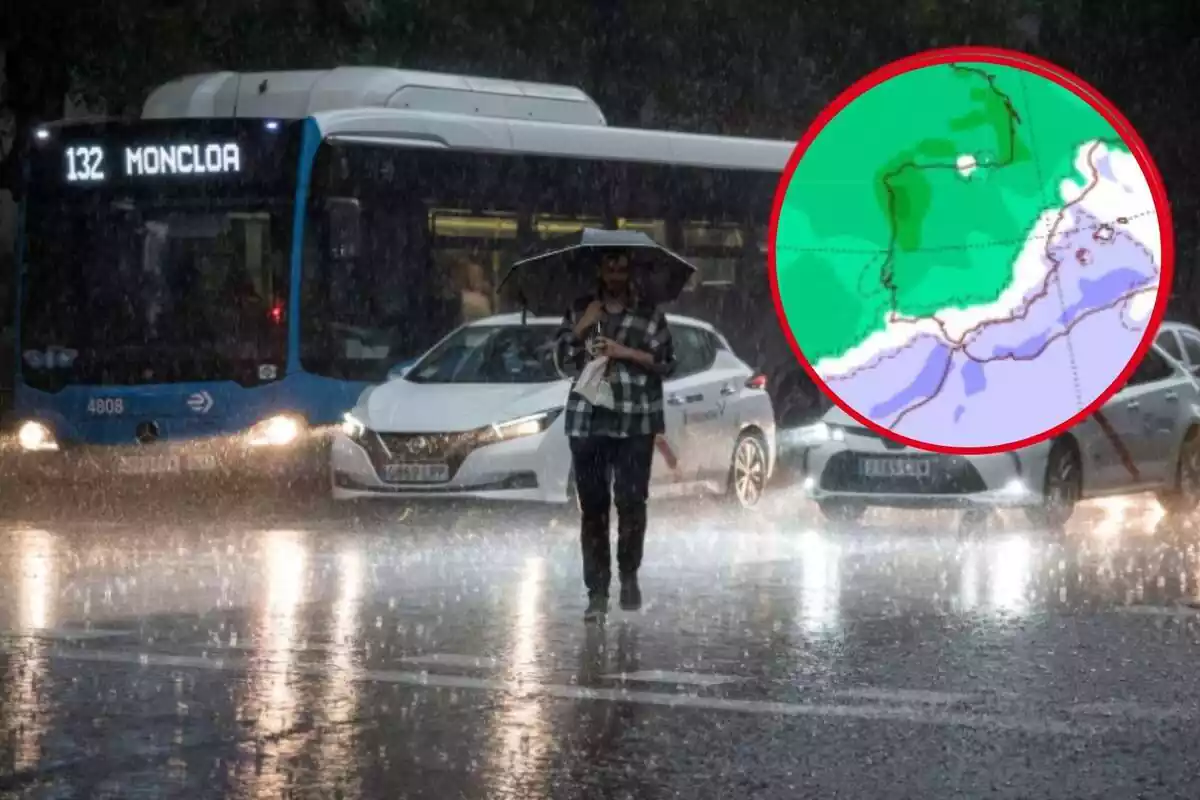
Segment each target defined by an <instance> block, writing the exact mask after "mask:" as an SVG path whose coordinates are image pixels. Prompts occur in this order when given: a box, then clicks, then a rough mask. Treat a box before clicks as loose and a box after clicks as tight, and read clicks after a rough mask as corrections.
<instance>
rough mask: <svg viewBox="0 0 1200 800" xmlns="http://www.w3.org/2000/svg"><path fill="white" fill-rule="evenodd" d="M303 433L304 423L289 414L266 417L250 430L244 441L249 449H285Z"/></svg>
mask: <svg viewBox="0 0 1200 800" xmlns="http://www.w3.org/2000/svg"><path fill="white" fill-rule="evenodd" d="M303 431H304V423H303V422H302V421H301V420H300V419H299V418H298V417H295V416H292V415H291V414H277V415H275V416H273V417H267V418H266V419H264V420H263V421H262V422H259V423H258V424H256V425H255V426H254V427H252V428H251V429H250V432H249V434H247V436H246V440H247V441H248V442H249V444H250V446H251V447H287V446H288V445H290V444H293V443H295V441H296V440H297V439H299V438H300V434H301V433H302V432H303Z"/></svg>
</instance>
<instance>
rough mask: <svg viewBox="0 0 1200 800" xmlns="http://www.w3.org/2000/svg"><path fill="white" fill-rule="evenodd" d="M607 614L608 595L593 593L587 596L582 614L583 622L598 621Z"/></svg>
mask: <svg viewBox="0 0 1200 800" xmlns="http://www.w3.org/2000/svg"><path fill="white" fill-rule="evenodd" d="M607 614H608V595H605V594H594V595H592V596H591V597H590V598H588V607H587V611H585V612H584V614H583V619H584V621H585V622H600V621H601V620H603V619H604V617H605V616H606V615H607Z"/></svg>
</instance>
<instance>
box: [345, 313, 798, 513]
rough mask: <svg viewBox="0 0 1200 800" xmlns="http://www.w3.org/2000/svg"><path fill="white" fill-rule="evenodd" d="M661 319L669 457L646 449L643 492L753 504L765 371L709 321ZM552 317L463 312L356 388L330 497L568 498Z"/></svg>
mask: <svg viewBox="0 0 1200 800" xmlns="http://www.w3.org/2000/svg"><path fill="white" fill-rule="evenodd" d="M667 319H668V322H669V324H670V326H671V333H672V337H673V339H674V343H675V353H676V358H677V367H676V370H675V373H674V374H673V375H672V376H671V377H670V378H669V379H668V380H667V381H666V382H665V385H664V397H665V401H666V403H665V409H666V412H665V413H666V428H667V432H666V437H665V438H666V446H667V448H669V452H671V453H672V454H673V456H674V462H675V467H674V468H672V467H671V466H670V464H669V462H668V458H667V456H665V455H664V449H666V448H664V447H659V448H658V449H656V452H655V456H654V459H655V461H654V466H653V468H652V473H651V487H650V494H651V497H662V496H671V495H681V494H692V493H710V494H721V495H728V496H729V497H730V498H731V499H732V500H733V501H735V502H736V503H738V504H740V505H742V506H744V507H750V506H753V505H755V504H756V503H757V502H758V500H759V498H760V497H761V496H762V493H763V490H764V489H765V487H766V484H767V480H768V479H769V478H770V475H771V472H772V470H773V468H774V463H775V416H774V411H773V409H772V407H771V400H770V398H769V396H768V395H767V392H766V379H765V378H764V377H763V376H761V375H758V374H756V373H755V372H754V370H752V369H751V368H750V367H749V366H747V365H746V363H745V362H743V361H742V360H741V359H739V358H738V357H737V356H735V355H734V354H733V352H732V351H731V350H730V348H729V343H728V341H726V339H725V337H723V336H722V335H721V334H719V333H717V331H715V330H714V329H713V328H712V326H710V325H708V324H706V323H704V322H700V321H699V320H695V319H691V318H688V317H678V316H668V318H667ZM559 322H560V321H559V320H558V319H556V318H548V317H533V316H530V317H529V318H528V319H525V320H522V317H521V315H520V314H505V315H499V316H493V317H488V318H485V319H482V320H478V321H475V322H472V323H470V324H467V325H464V326H462V327H460V328H458V329H457V330H455V331H454V332H453V333H451V334H450V335H449V336H447V337H446V338H445V339H443V340H442V341H441V342H439V343H438V344H437V345H435V346H434V347H433V348H431V349H430V350H429V351H428V352H427V353H426V354H425V355H424V356H422V357H421V358H420V359H418V360H417V361H416V362H415V363H414V364H412V366H411V367H409V368H407V369H406V370H404V371H403V374H402V375H399V376H398V377H395V378H393V379H391V380H389V381H388V382H387V383H384V384H382V385H379V386H374V387H371V388H369V389H367V390H366V391H365V392H363V395H362V396H361V397H360V398H359V400H358V403H357V404H356V405H355V408H354V409H353V410H352V411H351V412H350V413H349V414H348V415H347V416H346V421H345V423H344V425H343V426H342V430H341V431H340V432H339V433H337V434H336V435H335V437H334V442H333V453H332V473H333V495H334V497H335V498H337V499H352V498H362V497H393V498H445V497H470V498H476V499H483V500H505V499H507V500H526V501H537V502H547V503H561V502H568V501H570V500H572V498H573V497H574V481H573V480H572V477H571V454H570V449H569V447H568V443H567V437H566V434H565V432H564V425H565V420H564V418H563V414H562V411H563V406H564V404H565V403H566V399H567V394H568V392H569V391H570V381H569V380H567V379H565V378H564V376H563V375H562V373H561V372H560V371H559V370H558V366H557V365H556V364H555V360H554V352H553V347H552V345H551V342H552V340H553V337H554V334H555V333H556V331H557V329H558V325H559ZM660 444H661V443H660Z"/></svg>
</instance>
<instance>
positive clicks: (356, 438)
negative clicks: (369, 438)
mask: <svg viewBox="0 0 1200 800" xmlns="http://www.w3.org/2000/svg"><path fill="white" fill-rule="evenodd" d="M342 433H344V434H346V436H347V437H348V438H349V439H350V441H352V442H360V441H362V438H363V437H364V436H366V434H367V426H366V425H364V424H363V423H362V421H361V420H360V419H359V418H358V417H356V416H354V415H353V414H346V415H344V416H343V417H342Z"/></svg>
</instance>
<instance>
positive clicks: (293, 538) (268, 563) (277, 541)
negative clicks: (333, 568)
mask: <svg viewBox="0 0 1200 800" xmlns="http://www.w3.org/2000/svg"><path fill="white" fill-rule="evenodd" d="M264 538H265V541H264V543H263V553H262V562H263V571H264V572H265V573H266V574H265V575H264V576H263V577H264V579H265V581H264V582H265V597H264V598H263V599H264V602H263V610H262V615H261V617H260V619H259V624H258V628H259V629H258V636H257V639H258V641H259V645H258V647H257V649H256V652H255V653H254V657H253V658H252V659H250V663H249V675H248V676H247V677H248V684H249V688H248V691H249V696H248V697H247V698H245V702H244V705H243V710H242V713H243V715H245V716H250V717H252V718H253V720H254V725H255V732H256V734H257V736H256V738H257V739H258V740H259V741H260V742H262V741H265V740H272V739H274V738H276V737H278V742H277V743H276V744H274V745H273V747H274V749H275V753H274V755H275V758H276V759H279V760H286V759H287V758H289V757H290V756H291V755H293V754H294V753H295V752H296V751H297V748H299V746H300V744H301V742H300V740H299V739H297V737H291V736H283V737H279V734H281V733H283V732H284V731H286V730H287V729H288V727H290V726H291V725H292V719H293V717H294V714H295V705H296V698H295V694H294V691H293V688H292V685H291V678H292V674H291V673H292V670H293V667H294V663H295V658H296V653H295V647H296V645H297V644H298V633H299V631H298V627H299V626H298V624H297V612H298V611H299V607H300V603H301V600H302V598H303V597H304V590H305V586H304V584H305V577H306V575H307V570H308V545H307V543H306V542H305V540H304V534H302V533H300V532H298V531H290V530H270V531H267V532H266V533H265V534H264ZM250 768H251V770H252V771H251V774H250V775H249V776H248V779H247V783H248V784H249V785H248V786H247V791H246V792H245V794H246V795H247V796H250V797H263V798H266V797H279V796H280V795H281V794H282V792H283V790H284V788H285V779H286V778H285V776H284V775H283V773H282V772H281V771H279V770H276V769H255V768H254V767H253V766H252V765H251V767H250Z"/></svg>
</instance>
